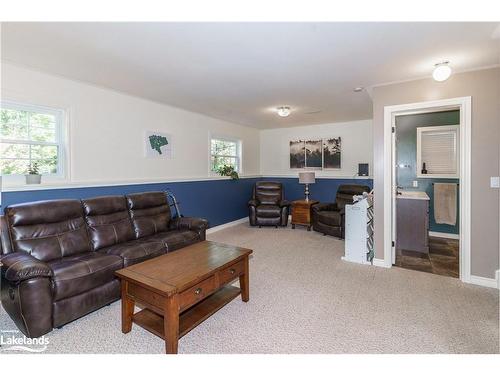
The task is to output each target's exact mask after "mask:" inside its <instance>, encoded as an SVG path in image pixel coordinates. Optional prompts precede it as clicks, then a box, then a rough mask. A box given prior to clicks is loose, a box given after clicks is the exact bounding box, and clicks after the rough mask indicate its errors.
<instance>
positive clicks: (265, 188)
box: [248, 181, 290, 227]
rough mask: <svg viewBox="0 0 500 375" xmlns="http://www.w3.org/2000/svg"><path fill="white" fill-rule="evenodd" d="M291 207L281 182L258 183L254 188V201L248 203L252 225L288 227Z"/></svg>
mask: <svg viewBox="0 0 500 375" xmlns="http://www.w3.org/2000/svg"><path fill="white" fill-rule="evenodd" d="M289 207H290V203H289V202H288V201H287V200H285V192H284V189H283V186H282V185H281V183H280V182H272V181H260V182H257V183H256V184H255V186H254V188H253V194H252V199H251V200H250V201H249V202H248V210H249V218H250V225H251V226H257V225H258V226H259V227H261V226H262V225H274V226H275V227H278V225H279V226H282V227H286V226H287V224H288V208H289Z"/></svg>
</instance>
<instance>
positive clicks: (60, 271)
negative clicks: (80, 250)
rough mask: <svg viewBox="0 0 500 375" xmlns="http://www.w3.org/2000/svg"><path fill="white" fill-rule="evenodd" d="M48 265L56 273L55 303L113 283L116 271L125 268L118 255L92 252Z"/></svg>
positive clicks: (53, 287)
mask: <svg viewBox="0 0 500 375" xmlns="http://www.w3.org/2000/svg"><path fill="white" fill-rule="evenodd" d="M48 264H49V267H50V268H51V269H52V271H53V272H54V276H53V278H52V291H53V295H54V301H59V300H62V299H64V298H68V297H72V296H75V295H77V294H80V293H83V292H86V291H88V290H90V289H93V288H96V287H98V286H101V285H103V284H106V283H107V282H110V281H112V280H113V279H114V278H115V271H116V270H119V269H121V268H122V267H123V260H122V258H120V257H119V256H118V255H106V254H101V253H98V252H91V253H87V254H80V255H74V256H70V257H65V258H62V259H60V260H57V261H52V262H49V263H48Z"/></svg>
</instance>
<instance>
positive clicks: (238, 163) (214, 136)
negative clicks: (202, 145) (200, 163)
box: [208, 134, 243, 176]
mask: <svg viewBox="0 0 500 375" xmlns="http://www.w3.org/2000/svg"><path fill="white" fill-rule="evenodd" d="M212 140H217V141H222V142H232V143H235V144H236V156H226V155H219V156H222V157H230V158H235V159H236V172H238V174H240V175H241V174H242V165H243V164H242V142H241V140H240V139H238V138H233V137H228V136H221V135H217V134H210V135H209V137H208V173H209V176H218V175H219V174H218V173H217V172H216V171H214V170H212V156H213V155H212Z"/></svg>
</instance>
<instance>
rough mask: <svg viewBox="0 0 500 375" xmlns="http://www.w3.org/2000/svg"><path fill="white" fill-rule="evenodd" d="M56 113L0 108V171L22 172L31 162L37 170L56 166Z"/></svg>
mask: <svg viewBox="0 0 500 375" xmlns="http://www.w3.org/2000/svg"><path fill="white" fill-rule="evenodd" d="M56 128H57V125H56V116H55V115H53V114H45V113H36V112H31V111H24V110H17V109H7V108H2V109H1V110H0V139H1V143H0V167H1V173H2V175H22V174H25V173H27V171H28V169H29V168H30V166H32V165H34V164H35V163H36V164H37V166H38V170H39V172H40V173H41V174H54V173H57V172H58V170H57V168H58V155H59V146H58V145H57V134H56Z"/></svg>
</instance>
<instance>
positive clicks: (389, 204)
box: [382, 97, 471, 282]
mask: <svg viewBox="0 0 500 375" xmlns="http://www.w3.org/2000/svg"><path fill="white" fill-rule="evenodd" d="M453 111H458V116H459V123H458V125H459V127H458V128H459V134H458V135H457V137H458V138H457V139H458V140H459V142H458V143H459V144H458V152H457V157H458V158H459V159H458V172H459V173H458V174H457V176H456V178H458V179H459V183H457V184H456V193H457V207H456V210H457V219H456V220H457V222H456V223H455V224H456V225H458V240H457V239H456V238H443V237H437V238H436V239H434V238H432V239H431V237H434V236H430V237H429V242H428V244H431V245H433V246H434V247H441V250H443V252H447V254H448V255H450V256H451V253H452V252H453V251H455V250H454V247H455V248H456V246H458V263H459V269H458V276H459V278H460V279H461V280H462V281H464V282H470V149H471V142H470V140H471V137H470V135H471V98H470V97H462V98H455V99H444V100H436V101H429V102H420V103H411V104H402V105H394V106H387V107H385V108H384V160H383V163H384V164H383V165H384V243H383V244H384V261H383V264H382V265H383V266H385V267H391V266H393V265H395V264H397V263H396V241H397V238H396V234H397V222H396V221H397V213H396V210H397V204H396V199H397V197H398V196H399V195H401V194H398V192H401V191H404V190H405V189H399V191H398V188H397V186H398V185H397V174H396V157H397V153H396V152H397V147H396V137H395V135H396V133H395V132H396V120H397V119H398V117H399V120H401V119H404V118H403V117H402V116H408V115H422V114H430V113H441V112H453ZM401 164H403V170H404V169H406V165H409V163H407V164H405V163H401ZM417 164H418V162H417V163H415V166H414V170H415V173H417V172H418V170H420V172H422V167H423V166H422V165H421V164H419V165H418V169H417ZM424 174H425V173H424ZM417 180H418V181H420V178H417ZM410 181H411V187H412V189H407V191H410V190H418V186H417V187H416V188H414V186H413V181H414V180H410ZM443 181H444V180H443ZM433 192H434V188H432V193H433ZM417 194H418V193H417ZM429 198H430V197H429ZM429 200H430V199H429ZM429 205H430V202H429ZM429 214H430V215H434V212H431V210H430V208H429ZM429 221H430V220H429ZM429 224H430V223H429ZM436 224H439V223H436ZM448 225H449V224H448ZM429 226H430V225H429ZM410 229H411V228H410ZM428 234H429V233H428ZM430 234H433V233H432V231H431V233H430ZM453 234H455V233H453ZM452 237H454V236H452ZM431 240H432V242H431ZM448 240H456V241H458V243H456V242H455V241H448ZM430 267H431V268H432V264H430ZM450 273H451V272H450ZM449 276H451V275H449Z"/></svg>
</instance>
